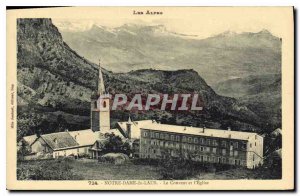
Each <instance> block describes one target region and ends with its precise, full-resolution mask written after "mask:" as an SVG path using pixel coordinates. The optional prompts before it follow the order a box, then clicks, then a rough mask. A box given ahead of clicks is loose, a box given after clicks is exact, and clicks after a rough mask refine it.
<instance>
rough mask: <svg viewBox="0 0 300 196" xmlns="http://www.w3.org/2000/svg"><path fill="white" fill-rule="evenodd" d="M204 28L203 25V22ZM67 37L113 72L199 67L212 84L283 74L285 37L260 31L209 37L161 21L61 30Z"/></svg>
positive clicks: (79, 52) (67, 39) (80, 51)
mask: <svg viewBox="0 0 300 196" xmlns="http://www.w3.org/2000/svg"><path fill="white" fill-rule="evenodd" d="M204 28H205V27H204ZM61 34H62V37H63V39H64V41H65V42H66V43H67V44H68V45H69V46H70V47H71V48H72V49H74V50H75V51H76V52H77V53H78V54H80V55H81V56H83V57H84V58H86V59H88V60H90V61H91V62H98V59H99V58H101V59H102V61H103V63H104V67H105V68H107V69H108V70H111V71H113V72H128V71H131V70H138V69H149V68H152V69H160V70H178V69H182V67H184V68H187V69H193V70H195V71H197V72H198V73H199V74H200V75H201V77H203V79H204V80H205V81H206V82H207V83H208V84H209V85H215V84H217V83H219V82H221V81H226V80H229V79H233V78H244V77H247V76H250V75H258V74H280V73H281V39H280V38H278V37H275V36H273V35H272V34H271V33H270V32H269V31H267V30H265V29H263V30H261V31H259V32H257V33H252V32H245V33H239V34H238V33H234V32H230V31H227V32H224V33H221V34H219V35H215V36H212V37H209V38H206V39H196V38H193V36H189V35H183V34H178V33H175V32H170V31H168V30H167V29H166V28H165V27H164V26H163V25H153V26H147V25H137V24H124V25H123V26H120V27H116V28H108V27H104V26H99V25H93V26H92V27H91V28H90V29H87V30H84V31H66V30H64V29H62V31H61Z"/></svg>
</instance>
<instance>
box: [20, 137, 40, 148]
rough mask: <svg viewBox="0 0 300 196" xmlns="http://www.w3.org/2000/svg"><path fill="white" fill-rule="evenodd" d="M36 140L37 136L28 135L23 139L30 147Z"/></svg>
mask: <svg viewBox="0 0 300 196" xmlns="http://www.w3.org/2000/svg"><path fill="white" fill-rule="evenodd" d="M36 139H37V135H29V136H25V137H23V140H24V141H25V142H26V143H27V144H28V145H29V146H30V145H31V144H32V143H33V142H34V141H35V140H36Z"/></svg>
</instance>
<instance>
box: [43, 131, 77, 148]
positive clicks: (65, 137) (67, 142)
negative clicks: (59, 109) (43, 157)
mask: <svg viewBox="0 0 300 196" xmlns="http://www.w3.org/2000/svg"><path fill="white" fill-rule="evenodd" d="M41 138H42V139H43V140H44V141H45V142H46V143H47V144H48V145H49V147H50V148H52V149H53V150H59V149H63V148H72V147H79V144H78V143H77V142H76V141H75V139H74V138H73V137H72V136H71V135H70V133H69V132H58V133H51V134H45V135H41Z"/></svg>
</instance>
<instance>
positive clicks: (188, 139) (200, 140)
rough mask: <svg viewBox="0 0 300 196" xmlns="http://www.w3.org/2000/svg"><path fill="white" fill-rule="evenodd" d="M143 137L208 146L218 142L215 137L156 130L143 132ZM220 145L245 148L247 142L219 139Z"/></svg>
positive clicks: (216, 144) (215, 144)
mask: <svg viewBox="0 0 300 196" xmlns="http://www.w3.org/2000/svg"><path fill="white" fill-rule="evenodd" d="M143 137H150V138H156V139H164V140H171V141H178V142H179V141H181V140H180V139H182V142H188V143H195V144H198V143H200V144H205V145H209V146H218V145H219V142H218V140H216V139H205V138H200V137H189V136H179V135H172V134H169V133H158V132H146V131H145V132H144V133H143ZM221 146H222V147H227V146H228V147H234V148H239V146H240V147H241V148H243V149H246V147H247V144H246V143H245V142H244V143H241V144H240V145H239V142H233V141H230V142H228V141H225V140H223V141H221Z"/></svg>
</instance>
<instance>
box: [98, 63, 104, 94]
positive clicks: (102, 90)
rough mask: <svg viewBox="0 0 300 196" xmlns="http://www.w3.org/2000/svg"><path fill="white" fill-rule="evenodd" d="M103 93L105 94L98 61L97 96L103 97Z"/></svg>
mask: <svg viewBox="0 0 300 196" xmlns="http://www.w3.org/2000/svg"><path fill="white" fill-rule="evenodd" d="M104 93H105V87H104V80H103V76H102V69H101V62H100V59H99V78H98V94H99V95H103V94H104Z"/></svg>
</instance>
